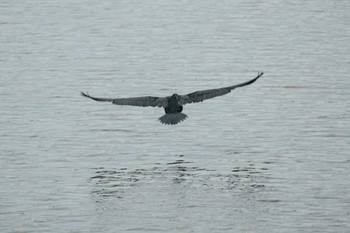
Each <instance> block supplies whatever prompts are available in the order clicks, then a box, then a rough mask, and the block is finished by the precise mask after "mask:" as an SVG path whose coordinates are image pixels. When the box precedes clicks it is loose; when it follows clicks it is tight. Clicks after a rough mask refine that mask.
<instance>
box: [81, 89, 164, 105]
mask: <svg viewBox="0 0 350 233" xmlns="http://www.w3.org/2000/svg"><path fill="white" fill-rule="evenodd" d="M81 95H82V96H84V97H87V98H90V99H93V100H95V101H104V102H112V103H113V104H116V105H131V106H139V107H166V106H167V104H168V100H167V97H164V98H160V97H153V96H143V97H132V98H98V97H93V96H90V95H89V94H88V93H84V92H81Z"/></svg>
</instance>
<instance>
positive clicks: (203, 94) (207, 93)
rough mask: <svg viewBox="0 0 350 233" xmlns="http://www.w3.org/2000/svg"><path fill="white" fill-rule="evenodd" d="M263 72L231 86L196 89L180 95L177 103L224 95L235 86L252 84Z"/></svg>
mask: <svg viewBox="0 0 350 233" xmlns="http://www.w3.org/2000/svg"><path fill="white" fill-rule="evenodd" d="M263 74H264V72H261V73H258V76H256V77H255V78H254V79H252V80H249V81H247V82H244V83H240V84H236V85H233V86H229V87H222V88H216V89H209V90H203V91H196V92H192V93H190V94H187V95H181V96H180V100H179V103H180V104H182V105H184V104H190V103H198V102H202V101H204V100H206V99H210V98H214V97H217V96H221V95H225V94H227V93H230V92H231V91H232V90H233V89H235V88H237V87H243V86H246V85H249V84H252V83H253V82H255V81H256V80H257V79H258V78H260V77H261V76H262V75H263Z"/></svg>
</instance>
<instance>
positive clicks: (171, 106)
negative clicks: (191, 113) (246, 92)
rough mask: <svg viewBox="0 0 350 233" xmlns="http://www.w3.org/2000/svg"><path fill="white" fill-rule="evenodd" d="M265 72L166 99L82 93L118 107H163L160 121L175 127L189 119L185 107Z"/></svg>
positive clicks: (223, 93)
mask: <svg viewBox="0 0 350 233" xmlns="http://www.w3.org/2000/svg"><path fill="white" fill-rule="evenodd" d="M263 74H264V72H261V73H258V76H256V77H255V78H254V79H252V80H250V81H247V82H244V83H240V84H236V85H233V86H229V87H222V88H216V89H209V90H203V91H196V92H192V93H190V94H187V95H178V94H173V95H172V96H166V97H153V96H143V97H132V98H98V97H92V96H90V95H89V94H88V93H84V92H81V95H82V96H85V97H87V98H90V99H93V100H96V101H106V102H112V103H113V104H116V105H132V106H140V107H149V106H150V107H160V108H161V107H162V108H164V110H165V115H164V116H162V117H160V118H159V121H160V122H162V123H163V124H167V125H175V124H177V123H179V122H181V121H183V120H185V119H186V118H187V115H186V114H183V113H182V109H183V105H185V104H191V103H198V102H202V101H204V100H206V99H210V98H214V97H216V96H221V95H225V94H227V93H229V92H231V91H232V90H233V89H235V88H237V87H243V86H246V85H249V84H252V83H253V82H255V81H256V80H257V79H258V78H260V77H261V76H262V75H263Z"/></svg>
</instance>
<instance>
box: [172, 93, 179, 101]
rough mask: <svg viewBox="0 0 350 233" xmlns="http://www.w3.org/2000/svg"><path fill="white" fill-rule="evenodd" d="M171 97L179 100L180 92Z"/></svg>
mask: <svg viewBox="0 0 350 233" xmlns="http://www.w3.org/2000/svg"><path fill="white" fill-rule="evenodd" d="M170 98H171V99H173V100H179V99H180V96H179V95H178V94H173V95H172V96H171V97H170Z"/></svg>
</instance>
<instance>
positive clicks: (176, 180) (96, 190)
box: [91, 155, 268, 201]
mask: <svg viewBox="0 0 350 233" xmlns="http://www.w3.org/2000/svg"><path fill="white" fill-rule="evenodd" d="M177 157H178V158H177V159H176V160H175V161H173V162H168V163H165V164H161V163H155V164H154V166H152V167H148V168H138V169H132V170H131V169H127V168H116V169H109V168H105V167H99V168H94V169H93V170H94V173H95V174H94V175H93V176H92V177H91V181H92V184H93V190H92V194H93V195H95V196H96V197H97V199H99V200H100V201H102V200H103V199H105V198H113V197H115V198H124V197H126V196H127V193H128V192H130V191H132V189H133V188H139V187H142V186H143V185H146V186H149V185H154V183H157V185H160V186H161V185H164V186H168V185H170V184H171V183H173V184H174V185H175V184H177V185H183V186H186V188H190V187H191V186H192V185H194V186H195V187H196V188H198V187H203V188H204V187H205V188H209V189H218V190H226V191H230V190H231V191H233V192H236V191H239V192H242V191H244V192H258V191H261V190H262V189H264V188H265V184H264V183H265V181H266V179H268V176H267V175H266V171H267V170H268V169H267V168H265V167H257V166H255V165H254V164H248V165H247V166H244V167H233V168H232V169H231V171H230V172H221V171H218V170H214V169H208V168H201V167H198V166H195V165H194V162H191V161H187V160H186V159H184V156H183V155H179V156H177Z"/></svg>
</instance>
